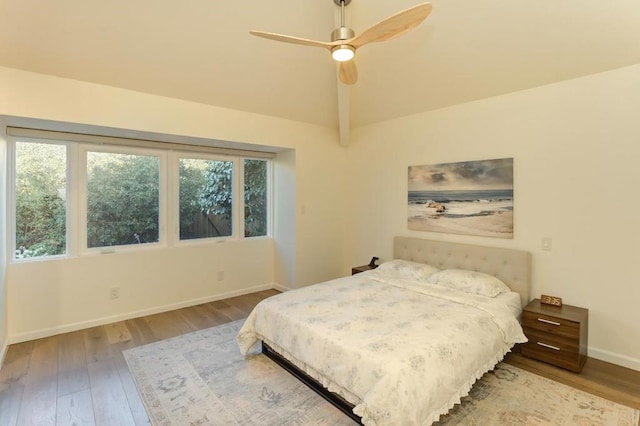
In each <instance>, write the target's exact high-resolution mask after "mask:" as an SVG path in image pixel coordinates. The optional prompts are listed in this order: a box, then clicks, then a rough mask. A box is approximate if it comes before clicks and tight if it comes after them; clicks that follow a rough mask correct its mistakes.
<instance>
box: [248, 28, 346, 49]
mask: <svg viewBox="0 0 640 426" xmlns="http://www.w3.org/2000/svg"><path fill="white" fill-rule="evenodd" d="M249 33H250V34H252V35H254V36H258V37H263V38H268V39H269V40H276V41H282V42H285V43H291V44H301V45H304V46H313V47H324V48H325V49H331V48H332V47H334V46H336V45H337V44H340V43H339V42H325V41H317V40H309V39H306V38H300V37H293V36H288V35H283V34H276V33H267V32H264V31H249Z"/></svg>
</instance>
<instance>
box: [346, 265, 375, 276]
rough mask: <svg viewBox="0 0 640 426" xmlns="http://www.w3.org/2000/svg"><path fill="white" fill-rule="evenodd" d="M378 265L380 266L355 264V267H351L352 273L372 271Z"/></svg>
mask: <svg viewBox="0 0 640 426" xmlns="http://www.w3.org/2000/svg"><path fill="white" fill-rule="evenodd" d="M377 267H378V265H376V266H369V265H362V266H355V267H353V268H351V275H355V274H359V273H360V272H364V271H370V270H372V269H376V268H377Z"/></svg>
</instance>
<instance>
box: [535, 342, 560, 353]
mask: <svg viewBox="0 0 640 426" xmlns="http://www.w3.org/2000/svg"><path fill="white" fill-rule="evenodd" d="M538 344H539V345H540V346H543V347H545V348H548V349H553V350H554V351H559V350H560V348H559V347H557V346H551V345H547V344H546V343H542V342H538Z"/></svg>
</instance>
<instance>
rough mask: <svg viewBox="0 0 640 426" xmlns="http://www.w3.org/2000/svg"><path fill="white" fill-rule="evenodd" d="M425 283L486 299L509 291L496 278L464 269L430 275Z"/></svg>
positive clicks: (448, 270)
mask: <svg viewBox="0 0 640 426" xmlns="http://www.w3.org/2000/svg"><path fill="white" fill-rule="evenodd" d="M427 282H428V283H429V284H435V285H441V286H443V287H449V288H452V289H455V290H459V291H463V292H465V293H469V294H477V295H479V296H486V297H496V296H497V295H499V294H500V293H506V292H508V291H511V290H510V289H509V287H507V285H506V284H505V283H503V282H502V281H500V280H499V279H498V278H496V277H492V276H491V275H488V274H484V273H482V272H475V271H467V270H464V269H445V270H442V271H440V272H438V273H436V274H433V275H431V276H430V277H429V278H428V279H427Z"/></svg>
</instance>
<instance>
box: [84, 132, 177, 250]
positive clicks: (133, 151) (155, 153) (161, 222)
mask: <svg viewBox="0 0 640 426" xmlns="http://www.w3.org/2000/svg"><path fill="white" fill-rule="evenodd" d="M78 150H79V154H78V162H77V164H78V167H77V171H78V186H77V194H78V204H77V211H78V221H77V223H78V225H79V226H78V230H77V233H78V249H79V253H80V254H96V253H115V252H118V253H119V252H125V251H137V250H143V249H145V248H149V249H154V248H165V247H167V229H166V228H167V226H166V223H167V219H166V211H167V179H168V177H167V173H166V170H167V153H166V152H162V151H161V150H153V149H146V148H137V147H124V146H115V145H114V146H112V145H94V144H79V146H78ZM89 152H100V153H110V154H123V155H138V156H149V157H157V158H158V178H159V179H158V241H157V242H150V243H142V244H122V245H116V246H103V247H89V244H88V241H87V236H88V227H89V225H88V220H87V208H88V196H89V194H88V188H87V187H88V182H89V180H88V170H87V169H88V165H89V164H88V160H87V158H88V153H89Z"/></svg>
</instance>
